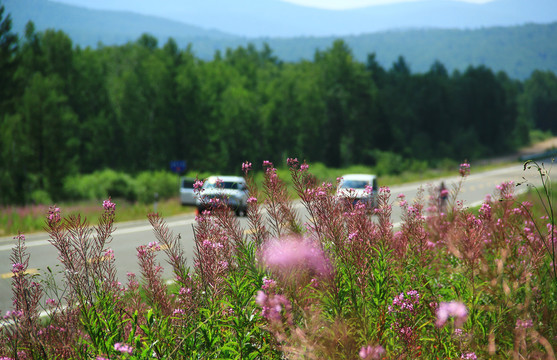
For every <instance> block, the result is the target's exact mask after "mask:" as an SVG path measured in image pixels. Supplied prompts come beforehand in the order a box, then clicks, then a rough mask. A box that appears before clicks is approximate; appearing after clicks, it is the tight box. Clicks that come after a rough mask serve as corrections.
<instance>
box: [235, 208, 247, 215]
mask: <svg viewBox="0 0 557 360" xmlns="http://www.w3.org/2000/svg"><path fill="white" fill-rule="evenodd" d="M236 216H240V217H244V216H246V209H244V208H238V209H237V210H236Z"/></svg>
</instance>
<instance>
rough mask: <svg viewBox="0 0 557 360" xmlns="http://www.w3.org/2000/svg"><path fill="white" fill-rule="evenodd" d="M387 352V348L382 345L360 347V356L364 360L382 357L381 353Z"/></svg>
mask: <svg viewBox="0 0 557 360" xmlns="http://www.w3.org/2000/svg"><path fill="white" fill-rule="evenodd" d="M384 353H385V349H384V348H383V347H382V346H381V345H377V346H371V345H368V346H363V347H362V348H361V349H360V357H361V358H362V359H364V360H375V359H381V355H383V354H384Z"/></svg>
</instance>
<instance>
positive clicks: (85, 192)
mask: <svg viewBox="0 0 557 360" xmlns="http://www.w3.org/2000/svg"><path fill="white" fill-rule="evenodd" d="M401 162H402V161H401ZM508 164H510V162H503V163H497V164H489V165H478V166H477V167H476V166H475V169H476V171H477V172H481V171H484V170H489V169H492V168H494V167H497V166H505V165H508ZM311 165H312V176H313V177H314V178H315V181H316V182H317V183H321V182H331V183H335V182H336V179H337V178H338V177H340V176H342V175H343V174H350V173H363V174H377V175H378V178H379V184H380V185H381V186H383V185H384V186H394V185H399V184H403V183H409V182H417V181H424V180H429V179H435V178H439V177H444V176H451V175H453V174H454V172H455V169H457V168H458V164H457V163H455V162H452V161H448V160H447V161H445V162H444V163H443V164H441V165H440V166H439V167H438V168H435V169H431V168H426V167H425V164H424V163H420V162H418V163H415V164H413V165H411V166H408V167H406V166H403V167H402V168H406V169H407V170H404V171H400V170H398V169H396V170H393V166H391V165H388V166H384V167H381V166H375V167H371V166H363V165H354V166H350V167H347V168H342V169H334V168H328V167H326V166H325V165H324V164H322V163H317V164H311ZM277 173H278V175H279V176H280V177H281V178H282V179H284V181H285V183H286V185H287V189H288V192H289V195H290V196H291V197H292V198H297V194H296V192H295V190H294V188H293V186H292V185H293V184H292V180H291V179H290V177H289V169H288V167H287V166H286V164H284V166H281V167H279V168H277ZM210 175H213V174H211V173H198V172H189V173H188V174H187V176H188V177H193V178H199V179H200V180H204V179H205V178H207V177H208V176H210ZM253 177H254V180H255V182H256V184H257V185H258V186H262V184H263V182H264V178H265V172H264V171H254V173H253ZM179 178H180V177H179V176H178V175H176V174H174V173H171V172H169V171H157V172H151V171H146V172H142V173H140V174H139V175H138V176H137V177H132V176H131V175H129V174H126V173H123V172H116V171H113V170H104V171H97V172H94V173H92V174H89V175H74V176H70V177H68V178H66V180H65V182H64V194H65V196H64V198H66V199H68V200H65V201H61V202H58V203H56V204H54V202H53V201H52V200H51V199H50V198H49V197H48V195H47V194H44V193H42V192H37V193H36V194H35V199H36V200H35V201H36V202H37V204H35V205H27V206H18V205H11V206H0V237H3V236H11V235H17V234H18V233H19V232H22V233H26V234H30V233H33V232H38V231H44V230H45V227H44V216H45V214H46V213H47V212H48V209H49V207H50V206H51V205H56V207H59V208H61V209H64V215H77V214H81V215H82V216H85V217H87V218H88V219H91V220H92V223H93V225H96V219H97V217H98V215H99V211H100V210H99V208H98V204H99V202H100V201H102V199H106V198H108V197H111V198H112V199H113V200H114V201H116V202H117V203H118V213H117V215H116V217H115V221H116V222H123V221H131V220H146V215H147V214H148V213H149V212H152V211H154V210H155V206H156V211H157V212H159V213H160V214H161V215H162V216H165V217H168V216H174V215H180V214H192V213H194V212H195V211H196V210H195V207H194V206H181V205H180V199H179V197H178V190H179V184H180V181H179ZM155 194H156V197H155Z"/></svg>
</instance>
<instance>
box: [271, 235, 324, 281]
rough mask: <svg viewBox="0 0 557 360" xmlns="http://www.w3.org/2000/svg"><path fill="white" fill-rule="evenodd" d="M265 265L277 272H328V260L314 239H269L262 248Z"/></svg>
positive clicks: (320, 273)
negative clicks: (304, 270)
mask: <svg viewBox="0 0 557 360" xmlns="http://www.w3.org/2000/svg"><path fill="white" fill-rule="evenodd" d="M262 255H263V256H262V258H263V262H264V263H265V265H267V266H268V267H269V268H272V269H275V270H278V271H279V272H282V273H284V272H293V271H295V270H303V269H306V270H309V271H310V272H313V273H316V274H318V275H322V276H326V275H328V274H329V272H330V269H329V260H328V258H327V257H326V256H325V253H324V252H323V250H322V249H321V247H320V246H319V244H318V243H317V242H315V241H312V240H310V239H308V238H298V237H288V238H283V239H275V240H271V241H269V242H268V243H267V244H266V246H264V248H263V252H262Z"/></svg>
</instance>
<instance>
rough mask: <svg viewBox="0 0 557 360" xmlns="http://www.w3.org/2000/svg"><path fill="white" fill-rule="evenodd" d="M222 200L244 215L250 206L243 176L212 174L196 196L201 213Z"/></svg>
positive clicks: (240, 214) (239, 214)
mask: <svg viewBox="0 0 557 360" xmlns="http://www.w3.org/2000/svg"><path fill="white" fill-rule="evenodd" d="M217 201H222V202H223V203H224V204H226V206H228V207H230V208H231V209H232V210H234V211H235V212H236V215H238V216H244V215H245V214H246V211H247V208H248V191H247V186H246V181H245V180H244V178H243V177H241V176H223V175H217V176H210V177H209V178H207V180H205V182H204V183H203V187H202V188H201V192H200V193H199V194H198V195H197V197H196V202H195V205H196V206H197V210H198V211H199V212H200V213H201V212H202V211H203V210H209V209H211V208H212V207H214V206H215V205H216V202H217Z"/></svg>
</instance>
